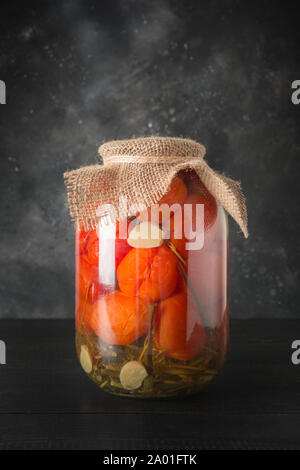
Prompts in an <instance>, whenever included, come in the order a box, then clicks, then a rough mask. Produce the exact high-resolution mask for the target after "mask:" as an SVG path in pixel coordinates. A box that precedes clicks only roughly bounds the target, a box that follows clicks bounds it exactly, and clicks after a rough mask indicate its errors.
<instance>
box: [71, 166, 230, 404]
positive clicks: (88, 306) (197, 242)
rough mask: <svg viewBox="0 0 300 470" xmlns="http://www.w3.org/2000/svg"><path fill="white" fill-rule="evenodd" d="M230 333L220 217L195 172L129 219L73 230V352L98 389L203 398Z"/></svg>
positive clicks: (224, 231)
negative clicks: (74, 309)
mask: <svg viewBox="0 0 300 470" xmlns="http://www.w3.org/2000/svg"><path fill="white" fill-rule="evenodd" d="M163 204H164V205H163ZM174 204H175V205H174ZM163 208H164V209H168V208H169V209H170V210H169V212H168V210H166V211H165V212H164V211H163ZM150 230H152V231H151V234H149V233H150V232H149V231H150ZM146 232H147V233H146ZM228 324H229V305H228V223H227V215H226V214H225V212H224V209H223V208H222V207H221V206H220V205H218V204H217V203H216V200H215V199H214V197H213V196H212V195H211V194H210V193H209V192H208V190H207V189H206V187H205V186H204V185H203V184H202V182H201V181H200V179H199V178H198V176H197V175H196V173H195V172H194V171H192V170H189V171H186V170H185V171H183V172H180V173H179V174H178V175H177V176H176V177H175V178H174V179H173V180H172V183H171V185H170V187H169V190H168V192H167V193H166V194H165V195H164V196H163V197H162V199H161V200H160V201H159V203H158V204H157V205H155V206H153V207H151V208H148V209H146V210H141V211H140V212H138V213H137V214H136V217H130V218H128V219H127V220H126V221H122V222H116V223H115V224H109V225H105V224H104V225H101V224H99V225H98V227H97V229H95V230H89V231H85V230H84V229H83V228H80V227H77V229H76V348H77V354H78V357H79V360H80V363H81V365H82V367H83V369H84V370H85V372H86V373H87V374H88V375H89V377H90V378H91V379H92V380H93V381H94V382H96V384H97V385H99V387H101V388H102V389H103V390H105V391H108V392H110V393H113V394H117V395H123V396H131V397H140V398H148V397H151V398H153V397H157V398H159V397H170V396H179V395H188V394H191V393H195V392H197V391H199V390H201V389H202V388H203V387H204V386H205V385H206V384H207V383H208V382H210V381H211V380H212V378H213V377H214V376H215V375H216V374H217V372H218V370H219V369H220V367H221V366H222V364H223V362H224V358H225V355H226V351H227V346H228Z"/></svg>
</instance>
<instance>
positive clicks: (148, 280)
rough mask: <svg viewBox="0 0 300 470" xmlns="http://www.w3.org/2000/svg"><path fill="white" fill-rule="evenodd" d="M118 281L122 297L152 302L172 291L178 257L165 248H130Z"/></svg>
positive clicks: (176, 272) (176, 274)
mask: <svg viewBox="0 0 300 470" xmlns="http://www.w3.org/2000/svg"><path fill="white" fill-rule="evenodd" d="M117 278H118V282H119V287H120V289H121V291H123V292H124V293H125V294H127V295H131V296H133V295H137V296H140V297H144V298H147V299H148V300H149V301H151V302H155V301H157V300H160V299H164V298H166V297H168V296H169V295H171V294H172V292H173V291H174V290H175V288H176V284H177V279H178V270H177V258H176V256H175V255H173V253H172V252H171V251H170V250H169V249H168V248H167V247H166V246H165V245H162V246H160V247H159V248H152V249H149V248H133V249H132V250H131V251H130V252H129V253H128V254H127V255H126V256H125V258H123V260H122V261H121V263H120V264H119V267H118V270H117Z"/></svg>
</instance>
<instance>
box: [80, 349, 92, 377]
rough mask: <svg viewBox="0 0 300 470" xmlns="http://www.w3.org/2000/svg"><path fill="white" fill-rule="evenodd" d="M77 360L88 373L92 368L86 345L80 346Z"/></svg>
mask: <svg viewBox="0 0 300 470" xmlns="http://www.w3.org/2000/svg"><path fill="white" fill-rule="evenodd" d="M79 360H80V364H81V367H82V368H83V370H84V371H85V372H86V373H87V374H90V373H91V372H92V370H93V361H92V358H91V355H90V352H89V349H88V347H87V346H81V348H80V357H79Z"/></svg>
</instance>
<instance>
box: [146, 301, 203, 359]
mask: <svg viewBox="0 0 300 470" xmlns="http://www.w3.org/2000/svg"><path fill="white" fill-rule="evenodd" d="M155 325H156V329H155V333H154V338H155V344H156V347H157V348H158V349H163V350H166V351H165V352H164V354H165V356H169V357H173V358H174V359H178V360H181V361H187V360H190V359H193V357H195V356H197V354H199V353H200V351H201V349H202V348H203V347H204V345H205V341H206V333H205V328H204V326H203V324H202V322H201V319H200V316H199V314H198V312H197V311H196V307H195V306H194V305H193V304H191V305H190V304H188V305H187V297H186V295H185V294H184V293H179V294H176V295H173V296H172V297H169V298H168V299H166V300H163V301H162V302H160V303H159V304H158V307H157V312H156V318H155Z"/></svg>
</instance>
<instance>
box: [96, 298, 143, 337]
mask: <svg viewBox="0 0 300 470" xmlns="http://www.w3.org/2000/svg"><path fill="white" fill-rule="evenodd" d="M148 309H149V304H148V302H147V301H146V300H143V299H141V298H139V297H129V296H127V295H126V294H124V293H123V292H120V291H118V290H116V291H114V292H111V293H110V294H107V295H105V296H103V297H101V298H100V299H99V300H98V301H97V302H96V303H95V304H94V305H93V309H92V312H91V314H90V318H89V325H90V327H91V328H92V330H93V331H94V333H95V334H96V335H97V336H99V337H100V338H101V339H102V340H103V341H105V342H106V343H109V344H116V345H125V344H131V343H133V342H134V341H135V340H137V339H138V338H139V337H140V336H143V335H144V334H145V333H146V331H147V329H148Z"/></svg>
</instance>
